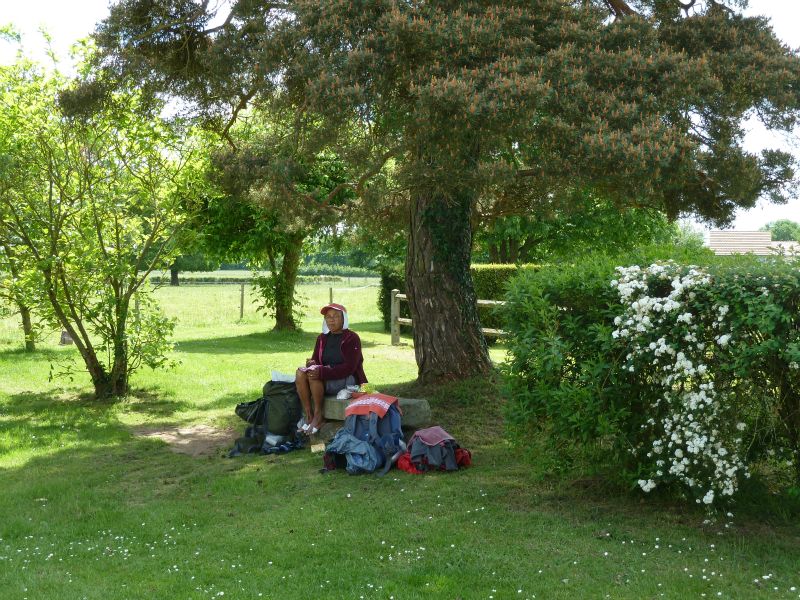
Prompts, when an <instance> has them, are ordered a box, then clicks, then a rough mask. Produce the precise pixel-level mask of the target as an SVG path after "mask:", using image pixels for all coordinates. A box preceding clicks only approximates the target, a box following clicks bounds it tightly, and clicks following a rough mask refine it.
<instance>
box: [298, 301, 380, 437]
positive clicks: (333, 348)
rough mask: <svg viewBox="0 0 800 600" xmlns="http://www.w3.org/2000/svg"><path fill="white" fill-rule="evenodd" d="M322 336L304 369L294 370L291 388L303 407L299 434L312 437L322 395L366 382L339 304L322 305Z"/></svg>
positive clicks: (358, 345)
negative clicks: (294, 374) (303, 415)
mask: <svg viewBox="0 0 800 600" xmlns="http://www.w3.org/2000/svg"><path fill="white" fill-rule="evenodd" d="M320 314H322V315H323V316H324V319H323V321H322V333H321V334H320V335H319V336H318V337H317V342H316V344H315V345H314V352H313V354H312V355H311V358H309V359H308V360H306V365H305V367H300V368H299V369H297V374H296V377H295V386H296V387H297V394H298V395H299V396H300V403H301V404H302V405H303V412H304V413H305V417H306V422H305V423H304V424H303V426H302V427H301V428H300V431H301V432H302V433H309V434H312V435H313V434H315V433H317V432H318V431H319V430H320V428H321V427H322V424H323V421H324V414H323V403H324V401H325V395H326V394H329V395H332V394H337V393H338V392H339V391H340V390H342V389H344V388H345V387H346V386H348V385H361V384H362V383H367V377H366V375H364V356H363V355H362V354H361V339H360V338H359V337H358V334H357V333H355V332H354V331H350V329H348V318H347V309H346V308H345V307H344V306H342V305H341V304H333V303H331V304H326V305H325V306H323V307H322V309H320Z"/></svg>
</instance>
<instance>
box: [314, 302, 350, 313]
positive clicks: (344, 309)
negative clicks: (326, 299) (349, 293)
mask: <svg viewBox="0 0 800 600" xmlns="http://www.w3.org/2000/svg"><path fill="white" fill-rule="evenodd" d="M329 308H335V309H336V310H339V311H342V312H343V313H346V312H347V309H346V308H345V307H344V306H342V305H341V304H334V303H333V302H331V303H330V304H326V305H325V306H323V307H322V308H321V309H320V310H319V314H321V315H324V314H325V311H326V310H328V309H329Z"/></svg>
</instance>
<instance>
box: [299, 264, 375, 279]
mask: <svg viewBox="0 0 800 600" xmlns="http://www.w3.org/2000/svg"><path fill="white" fill-rule="evenodd" d="M298 272H299V273H300V274H301V275H335V276H339V277H377V276H378V273H376V272H375V271H371V270H369V269H364V268H362V267H352V266H350V265H335V264H326V263H314V262H310V263H308V264H301V265H300V267H299V269H298Z"/></svg>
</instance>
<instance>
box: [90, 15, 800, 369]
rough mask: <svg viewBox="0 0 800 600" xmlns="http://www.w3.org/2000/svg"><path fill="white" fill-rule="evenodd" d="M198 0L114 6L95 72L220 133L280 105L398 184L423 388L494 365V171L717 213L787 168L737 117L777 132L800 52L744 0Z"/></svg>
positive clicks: (765, 189)
mask: <svg viewBox="0 0 800 600" xmlns="http://www.w3.org/2000/svg"><path fill="white" fill-rule="evenodd" d="M208 4H209V3H208V2H204V3H202V4H201V3H197V2H192V1H191V0H122V1H121V2H119V3H118V4H117V5H116V6H114V7H113V8H112V11H111V15H110V17H109V18H108V20H107V21H105V22H104V23H103V24H101V26H100V28H99V30H98V33H97V39H98V41H99V44H100V46H101V48H102V49H103V51H104V53H105V65H106V66H107V67H108V68H109V69H110V70H111V71H112V72H114V73H116V74H118V75H127V76H134V77H136V78H137V79H138V80H140V81H142V82H144V84H145V86H146V87H147V88H149V89H151V90H153V91H157V92H161V93H169V94H174V95H177V96H180V97H183V98H185V99H186V100H189V101H190V102H191V105H192V106H193V107H194V108H195V109H196V110H197V111H198V112H199V113H201V114H203V115H204V116H205V117H206V119H207V122H209V123H211V124H212V125H214V126H216V127H217V129H218V130H219V132H220V133H221V134H222V135H228V134H229V133H230V124H231V123H232V122H233V121H234V120H235V119H236V118H237V116H239V115H241V114H242V111H244V110H246V107H247V106H248V104H252V103H256V104H259V103H264V104H266V103H279V104H282V105H283V106H286V107H290V108H291V109H292V110H294V111H295V114H296V115H297V133H298V135H308V136H309V138H308V143H307V147H308V148H309V149H310V150H313V151H317V150H318V149H319V148H321V147H328V148H333V149H335V150H336V151H337V153H338V154H339V155H340V156H341V157H342V158H343V159H344V160H347V161H349V162H350V163H351V164H352V165H354V166H357V167H359V168H360V172H361V174H362V175H361V177H360V178H358V179H356V180H354V181H353V182H352V187H353V189H354V190H355V191H357V192H358V194H359V195H360V196H361V197H365V198H367V197H369V196H370V194H369V191H370V183H371V181H372V180H373V179H374V178H375V177H383V179H382V180H381V181H382V183H384V184H385V183H386V181H390V183H391V185H392V187H393V191H394V192H395V193H397V192H398V191H399V192H401V193H402V194H404V195H405V197H406V200H407V202H408V207H409V210H408V215H409V219H408V224H407V227H408V235H409V242H408V255H407V261H406V274H407V278H406V281H407V285H408V292H409V296H410V301H411V302H410V304H411V313H412V317H413V319H414V344H415V350H416V355H417V363H418V365H419V376H420V379H421V380H422V381H435V380H441V379H449V378H461V377H466V376H469V375H471V374H479V373H483V372H486V371H487V370H488V369H489V367H490V364H489V359H488V355H487V352H486V345H485V342H484V340H483V337H482V335H481V333H480V329H479V320H478V316H477V312H476V308H475V293H474V290H473V286H472V282H471V279H470V275H469V260H470V250H471V245H472V230H471V224H470V217H471V215H472V212H473V209H474V207H475V203H476V202H477V200H478V199H479V198H480V197H481V195H482V194H483V193H485V191H486V190H487V189H489V187H490V186H497V185H503V184H504V183H506V182H508V181H509V180H511V179H517V180H520V179H521V180H522V181H523V182H524V184H525V185H528V186H530V187H532V188H535V189H536V191H537V193H536V194H534V196H536V197H538V198H539V199H540V200H541V198H547V197H549V196H550V195H564V196H568V195H569V190H571V189H581V190H586V191H588V192H590V193H594V194H597V195H598V196H600V197H603V198H607V199H608V200H610V201H613V202H616V203H618V204H619V205H620V206H642V207H652V208H656V209H659V210H663V211H664V212H666V213H667V214H668V215H670V216H675V215H678V214H682V213H693V214H696V215H700V216H701V217H703V218H706V219H708V220H711V221H714V222H716V223H724V222H726V221H727V220H729V219H730V217H731V215H732V212H733V210H734V209H735V208H737V207H750V206H753V205H754V204H755V202H756V200H757V199H758V198H760V197H765V196H766V197H771V198H772V199H774V200H781V199H784V198H785V194H786V188H787V186H788V185H789V184H790V182H791V180H792V178H793V171H792V168H791V166H792V161H791V158H790V156H789V155H787V154H785V153H781V152H777V151H771V152H764V153H762V154H761V155H755V154H752V153H749V152H747V151H745V150H744V149H743V148H742V134H743V132H742V126H741V123H742V120H743V119H744V118H746V117H747V116H749V115H751V114H756V115H757V116H758V117H759V118H760V119H761V120H762V121H763V122H764V123H765V124H766V125H767V126H768V127H771V128H783V129H788V128H790V127H792V126H793V125H794V123H795V120H796V118H797V115H798V110H800V97H799V96H798V89H800V86H799V85H798V84H799V83H800V57H798V55H797V54H796V53H795V52H793V51H791V50H790V49H789V48H787V47H785V46H783V45H781V43H780V42H779V41H778V40H777V39H776V38H775V36H774V34H773V32H772V31H771V29H770V28H769V26H768V24H767V22H766V20H764V19H759V18H745V17H743V16H741V15H740V14H739V13H738V12H737V11H738V10H740V9H741V8H742V7H743V6H744V5H746V0H727V1H722V0H705V1H698V0H689V1H688V2H681V1H679V0H630V2H625V1H624V0H602V1H601V0H573V1H572V2H568V1H565V0H526V1H503V2H500V1H491V0H482V1H478V0H450V1H444V0H433V1H425V2H418V1H400V0H362V1H354V0H313V1H312V0H298V1H289V0H287V1H285V2H274V3H262V2H251V1H246V0H238V1H237V0H233V1H232V2H231V6H232V9H231V12H230V14H229V15H227V18H224V20H223V19H222V18H220V16H219V15H212V14H211V13H210V12H209V10H208ZM214 19H216V20H214ZM212 23H218V24H215V25H213V26H212ZM308 123H313V125H314V126H313V128H311V127H306V125H307V124H308ZM387 173H389V174H390V177H386V175H387ZM517 210H525V206H524V205H522V206H519V207H517Z"/></svg>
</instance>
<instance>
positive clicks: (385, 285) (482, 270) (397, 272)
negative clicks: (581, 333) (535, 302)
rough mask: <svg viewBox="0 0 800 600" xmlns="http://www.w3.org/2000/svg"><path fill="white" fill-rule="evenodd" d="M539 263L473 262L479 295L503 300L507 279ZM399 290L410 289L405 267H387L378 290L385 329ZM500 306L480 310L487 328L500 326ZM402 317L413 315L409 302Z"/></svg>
mask: <svg viewBox="0 0 800 600" xmlns="http://www.w3.org/2000/svg"><path fill="white" fill-rule="evenodd" d="M536 268H537V266H536V265H522V266H517V265H506V264H498V265H493V264H481V265H472V267H470V272H471V273H472V281H473V284H474V286H475V295H476V296H477V297H478V298H480V299H481V300H502V299H503V295H504V294H505V286H506V282H507V281H508V280H509V279H510V278H511V277H513V276H514V275H515V274H517V273H518V272H519V271H520V270H530V269H536ZM393 289H398V290H400V292H401V293H405V290H406V278H405V270H404V268H403V267H402V266H394V267H384V268H383V269H381V287H380V290H379V291H378V308H379V309H380V311H381V315H382V316H383V327H384V330H385V331H389V330H390V328H391V327H390V320H391V304H392V290H393ZM495 312H496V309H493V308H490V307H482V308H481V311H480V317H481V324H482V325H483V327H487V328H492V329H500V328H501V324H502V320H501V318H500V317H499V316H498V315H496V314H495ZM400 316H401V317H405V318H409V317H410V316H411V314H410V312H409V310H408V304H407V303H405V302H401V303H400Z"/></svg>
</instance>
